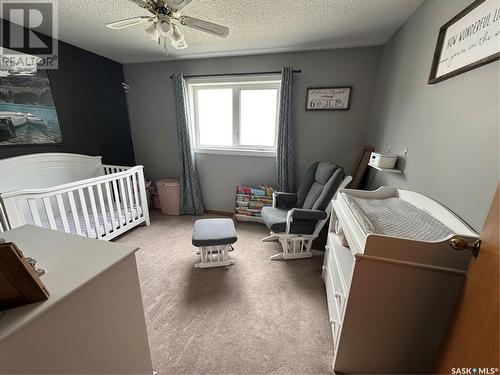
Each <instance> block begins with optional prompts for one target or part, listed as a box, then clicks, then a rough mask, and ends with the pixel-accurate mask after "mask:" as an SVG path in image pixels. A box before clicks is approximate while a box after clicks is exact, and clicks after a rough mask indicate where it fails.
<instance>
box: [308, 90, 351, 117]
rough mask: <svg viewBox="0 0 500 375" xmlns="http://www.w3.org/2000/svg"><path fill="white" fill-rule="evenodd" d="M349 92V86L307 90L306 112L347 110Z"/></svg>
mask: <svg viewBox="0 0 500 375" xmlns="http://www.w3.org/2000/svg"><path fill="white" fill-rule="evenodd" d="M351 91H352V87H351V86H343V87H312V88H308V89H307V101H306V110H308V111H313V110H336V109H337V110H348V109H349V99H350V96H351Z"/></svg>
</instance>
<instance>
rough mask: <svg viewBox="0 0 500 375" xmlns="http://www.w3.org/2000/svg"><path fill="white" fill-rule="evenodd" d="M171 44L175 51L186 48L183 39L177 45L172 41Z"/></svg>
mask: <svg viewBox="0 0 500 375" xmlns="http://www.w3.org/2000/svg"><path fill="white" fill-rule="evenodd" d="M171 44H172V47H174V48H175V49H185V48H188V44H187V42H186V41H185V40H184V39H182V40H181V41H179V42H177V43H174V42H173V41H172V43H171Z"/></svg>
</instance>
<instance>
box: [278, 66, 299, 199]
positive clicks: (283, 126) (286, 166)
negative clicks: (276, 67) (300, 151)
mask: <svg viewBox="0 0 500 375" xmlns="http://www.w3.org/2000/svg"><path fill="white" fill-rule="evenodd" d="M276 153H277V155H276V172H277V188H278V191H284V192H294V191H295V135H294V129H293V68H290V67H284V68H283V71H282V72H281V96H280V110H279V119H278V147H277V150H276Z"/></svg>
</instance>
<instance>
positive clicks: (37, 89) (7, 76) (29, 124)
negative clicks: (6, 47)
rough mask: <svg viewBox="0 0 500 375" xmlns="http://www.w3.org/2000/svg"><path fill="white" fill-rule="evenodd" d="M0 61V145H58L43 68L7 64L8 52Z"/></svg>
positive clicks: (58, 134)
mask: <svg viewBox="0 0 500 375" xmlns="http://www.w3.org/2000/svg"><path fill="white" fill-rule="evenodd" d="M0 61H2V63H1V64H0V147H8V146H21V145H22V146H29V145H45V144H47V145H48V144H52V145H53V144H61V143H62V142H63V138H62V133H61V128H60V126H59V120H58V117H57V112H56V108H55V105H54V98H53V95H52V89H51V86H50V81H49V77H48V75H47V71H46V70H41V69H36V64H35V66H33V67H26V66H15V65H12V64H11V65H9V64H8V63H6V62H9V61H14V60H13V59H12V57H11V56H9V55H0Z"/></svg>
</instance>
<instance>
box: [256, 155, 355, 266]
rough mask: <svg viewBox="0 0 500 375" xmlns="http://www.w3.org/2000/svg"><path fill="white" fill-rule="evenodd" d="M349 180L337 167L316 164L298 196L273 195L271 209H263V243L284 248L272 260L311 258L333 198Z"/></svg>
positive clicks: (323, 162)
mask: <svg viewBox="0 0 500 375" xmlns="http://www.w3.org/2000/svg"><path fill="white" fill-rule="evenodd" d="M351 180H352V177H351V176H347V177H345V175H344V169H343V168H342V167H340V166H338V165H337V164H335V163H332V162H328V161H317V162H315V163H314V164H313V165H311V166H310V167H309V169H308V170H307V173H306V176H305V178H304V181H303V182H302V184H301V185H300V187H299V190H298V191H297V193H281V192H275V193H274V194H273V206H272V207H264V208H263V209H262V219H263V220H264V222H265V223H266V225H267V227H268V228H269V229H270V230H271V234H270V236H269V237H266V238H264V239H263V240H262V241H276V240H279V242H280V243H281V246H282V247H283V252H282V253H279V254H276V255H273V256H272V257H271V260H277V259H298V258H310V257H312V256H313V250H311V246H312V242H313V240H314V239H315V238H317V237H318V235H319V232H320V231H321V229H322V228H323V226H324V225H325V223H326V221H327V220H328V217H329V216H330V211H331V201H332V199H333V197H334V196H335V194H336V192H337V190H338V189H342V188H345V187H346V186H347V184H348V183H349V182H350V181H351Z"/></svg>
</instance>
